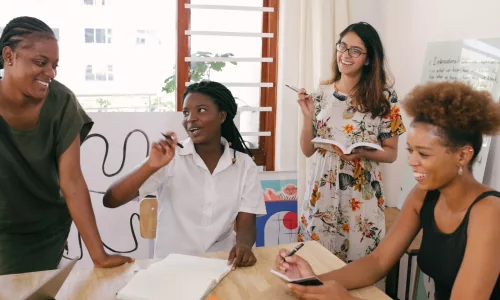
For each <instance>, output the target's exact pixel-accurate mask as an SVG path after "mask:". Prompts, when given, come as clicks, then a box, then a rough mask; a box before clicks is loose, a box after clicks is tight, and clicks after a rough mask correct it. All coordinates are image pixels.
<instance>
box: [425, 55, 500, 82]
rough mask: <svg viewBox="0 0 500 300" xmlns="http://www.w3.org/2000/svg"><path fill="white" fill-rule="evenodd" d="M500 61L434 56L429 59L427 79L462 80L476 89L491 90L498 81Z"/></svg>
mask: <svg viewBox="0 0 500 300" xmlns="http://www.w3.org/2000/svg"><path fill="white" fill-rule="evenodd" d="M499 67H500V61H499V60H496V59H492V58H486V59H482V60H473V59H467V58H463V57H462V58H460V57H457V58H449V57H439V56H435V57H433V58H431V59H430V60H429V73H428V76H429V77H428V78H427V79H428V80H429V81H463V82H466V83H468V84H469V85H471V86H472V87H473V88H475V89H478V90H491V89H492V88H493V86H494V85H495V84H497V83H498V81H499V78H498V77H499V75H498V71H499Z"/></svg>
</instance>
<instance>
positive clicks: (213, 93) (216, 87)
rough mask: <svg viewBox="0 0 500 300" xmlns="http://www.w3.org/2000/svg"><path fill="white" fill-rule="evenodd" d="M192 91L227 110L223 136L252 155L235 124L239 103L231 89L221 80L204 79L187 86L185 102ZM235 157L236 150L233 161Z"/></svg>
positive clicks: (236, 148) (220, 108)
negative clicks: (220, 81)
mask: <svg viewBox="0 0 500 300" xmlns="http://www.w3.org/2000/svg"><path fill="white" fill-rule="evenodd" d="M191 93H199V94H203V95H205V96H208V97H210V98H211V99H212V100H213V101H214V102H215V105H217V107H218V108H219V110H220V111H225V112H226V114H227V117H226V120H225V121H224V123H222V125H221V135H222V137H223V138H225V139H226V140H227V141H228V142H229V143H231V147H232V148H233V149H234V150H235V151H240V152H243V153H246V154H248V155H250V156H252V152H250V149H248V147H247V146H246V145H245V141H244V140H243V137H241V134H240V131H239V130H238V128H236V124H234V117H235V116H236V112H237V110H238V105H237V104H236V100H235V99H234V97H233V94H232V93H231V91H230V90H229V89H228V88H227V87H225V86H224V85H223V84H221V83H219V82H216V81H208V80H204V81H200V82H196V83H193V84H190V85H189V86H188V87H187V88H186V91H185V92H184V95H183V96H182V102H183V103H184V99H186V97H187V95H189V94H191ZM235 159H236V152H234V153H233V162H234V161H235Z"/></svg>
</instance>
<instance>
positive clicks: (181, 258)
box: [118, 254, 231, 300]
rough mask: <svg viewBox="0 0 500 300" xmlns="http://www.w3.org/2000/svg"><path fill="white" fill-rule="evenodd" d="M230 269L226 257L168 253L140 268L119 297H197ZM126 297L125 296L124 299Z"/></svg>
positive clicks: (147, 299) (145, 299) (153, 299)
mask: <svg viewBox="0 0 500 300" xmlns="http://www.w3.org/2000/svg"><path fill="white" fill-rule="evenodd" d="M230 270H231V266H228V265H227V261H226V260H222V259H210V258H201V257H197V256H189V255H179V254H170V255H169V256H167V257H166V258H165V259H163V260H161V261H159V262H156V263H154V264H152V265H151V266H150V267H149V268H148V269H147V270H143V271H140V272H139V273H137V274H136V275H135V277H134V278H133V279H132V280H131V281H130V282H129V284H127V286H126V287H125V288H124V289H123V290H122V291H120V293H119V295H118V296H119V298H118V299H122V300H156V299H165V297H166V296H168V299H175V298H177V299H185V300H191V299H192V300H198V299H201V298H202V297H203V296H204V295H206V294H207V292H209V291H210V290H211V289H212V288H213V287H214V286H215V285H216V284H217V281H218V279H219V278H221V277H223V276H224V275H225V274H227V273H228V272H229V271H230ZM127 297H128V298H127Z"/></svg>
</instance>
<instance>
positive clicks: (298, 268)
mask: <svg viewBox="0 0 500 300" xmlns="http://www.w3.org/2000/svg"><path fill="white" fill-rule="evenodd" d="M303 246H304V244H303V243H301V244H299V245H297V247H295V248H294V249H293V250H292V251H289V250H286V249H281V250H280V251H279V252H278V255H277V256H276V260H275V268H276V270H277V271H278V272H280V273H281V274H284V275H286V276H288V278H292V279H295V278H304V277H308V276H315V274H314V272H313V270H312V268H311V265H310V264H309V263H308V262H307V261H306V260H305V259H303V258H302V257H300V256H299V255H295V254H296V253H297V251H298V250H299V249H300V248H302V247H303Z"/></svg>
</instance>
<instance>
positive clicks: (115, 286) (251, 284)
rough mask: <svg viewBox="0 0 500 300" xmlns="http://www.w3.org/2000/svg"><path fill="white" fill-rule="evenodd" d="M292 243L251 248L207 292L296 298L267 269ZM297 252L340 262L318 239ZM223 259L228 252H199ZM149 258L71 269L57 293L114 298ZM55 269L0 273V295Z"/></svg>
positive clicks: (18, 292) (321, 266)
mask: <svg viewBox="0 0 500 300" xmlns="http://www.w3.org/2000/svg"><path fill="white" fill-rule="evenodd" d="M295 245H296V244H288V245H280V246H271V247H260V248H255V249H254V253H255V256H256V257H257V264H256V265H255V266H253V267H249V268H238V269H236V270H235V271H233V272H231V273H230V274H229V275H227V276H226V277H225V278H224V279H223V280H222V281H221V282H220V283H219V285H218V286H217V287H216V288H215V289H214V290H213V291H212V293H210V295H209V297H210V296H213V297H217V298H218V299H219V300H226V299H228V300H248V299H250V300H251V299H255V300H261V299H275V300H281V299H297V298H296V297H295V296H294V295H293V294H291V293H290V292H289V291H288V289H287V287H286V285H285V283H284V282H283V281H281V279H279V278H278V277H276V276H274V275H273V274H271V273H270V272H269V270H270V269H271V268H273V267H274V259H275V257H276V254H277V253H278V249H280V248H282V247H283V248H287V249H292V248H293V247H294V246H295ZM300 255H301V256H302V257H304V258H305V259H307V260H308V261H309V262H310V263H311V266H312V267H313V269H314V271H315V272H316V273H324V272H327V271H330V270H334V269H338V268H340V267H342V266H343V265H344V262H342V261H341V260H340V259H339V258H337V257H336V256H335V255H333V254H332V253H330V252H329V251H328V250H327V249H326V248H324V247H323V246H321V245H320V244H319V243H318V242H314V241H312V242H306V243H305V245H304V247H303V248H302V249H301V250H300ZM203 256H205V257H213V258H223V259H227V256H228V252H217V253H211V254H205V255H203ZM151 262H152V261H148V260H141V261H136V262H135V263H133V264H127V265H124V266H121V267H117V268H114V269H97V268H90V269H73V271H72V272H71V274H70V276H69V277H68V278H67V280H66V282H65V283H64V285H63V286H62V288H61V290H60V291H59V293H58V295H57V300H63V299H71V300H77V299H99V300H107V299H115V294H116V292H118V291H119V290H120V289H121V288H122V287H123V286H125V284H126V283H127V282H128V281H129V280H130V279H131V278H132V277H133V275H134V271H136V270H139V269H141V268H147V267H148V266H149V265H150V263H151ZM54 272H55V271H44V272H34V273H25V274H16V275H5V276H0V299H1V300H4V299H9V300H11V299H19V298H20V297H21V296H23V295H25V294H26V293H28V292H30V291H31V290H33V289H35V288H36V287H37V286H39V285H40V284H41V283H42V282H43V280H45V279H46V278H47V277H48V276H50V275H51V274H53V273H54ZM351 293H352V294H353V295H356V296H358V297H361V298H364V299H370V300H389V299H391V298H389V297H388V296H387V295H386V294H384V293H383V292H382V291H381V290H379V289H378V288H376V287H375V286H370V287H366V288H362V289H358V290H353V291H351Z"/></svg>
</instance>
